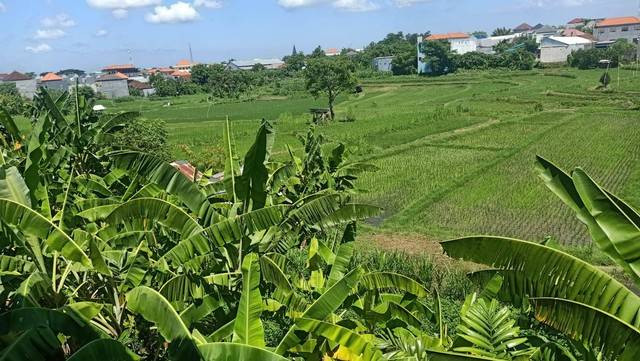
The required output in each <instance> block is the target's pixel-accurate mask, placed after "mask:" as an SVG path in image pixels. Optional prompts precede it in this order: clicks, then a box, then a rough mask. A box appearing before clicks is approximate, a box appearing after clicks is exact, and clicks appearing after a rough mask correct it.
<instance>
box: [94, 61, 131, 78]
mask: <svg viewBox="0 0 640 361" xmlns="http://www.w3.org/2000/svg"><path fill="white" fill-rule="evenodd" d="M102 72H103V73H105V74H115V73H121V74H124V75H126V76H127V77H135V76H140V69H138V68H136V67H135V65H133V64H124V65H109V66H105V67H104V68H102Z"/></svg>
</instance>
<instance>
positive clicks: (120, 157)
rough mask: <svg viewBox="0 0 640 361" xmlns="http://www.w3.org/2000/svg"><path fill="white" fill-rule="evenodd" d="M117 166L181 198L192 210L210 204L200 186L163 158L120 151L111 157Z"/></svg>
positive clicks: (197, 211) (197, 209)
mask: <svg viewBox="0 0 640 361" xmlns="http://www.w3.org/2000/svg"><path fill="white" fill-rule="evenodd" d="M111 159H112V160H113V163H114V165H115V166H116V167H117V168H121V169H126V170H128V171H129V172H130V173H131V174H135V175H138V176H140V177H143V178H145V179H146V180H147V181H149V182H151V183H155V184H157V185H159V186H160V187H162V188H163V189H164V190H165V191H166V192H167V193H169V194H172V195H175V196H177V197H179V198H180V200H181V201H182V202H184V204H185V205H186V206H187V207H188V208H189V209H190V210H191V211H192V212H196V213H199V212H200V210H201V208H202V207H203V205H206V204H208V201H207V197H206V195H205V194H204V193H202V192H201V191H200V189H199V188H198V186H197V185H196V184H195V183H193V182H192V181H191V180H189V179H187V177H185V176H184V175H183V174H182V173H180V172H179V171H178V170H176V169H175V168H173V167H172V166H171V165H169V164H168V163H167V162H165V161H164V160H162V159H159V158H156V157H154V156H152V155H148V154H143V153H139V152H119V153H115V154H114V155H113V157H112V158H111Z"/></svg>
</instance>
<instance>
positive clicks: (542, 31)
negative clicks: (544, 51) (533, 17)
mask: <svg viewBox="0 0 640 361" xmlns="http://www.w3.org/2000/svg"><path fill="white" fill-rule="evenodd" d="M557 34H558V29H556V28H554V27H552V26H549V25H543V26H541V27H539V28H537V29H535V30H533V36H535V38H536V43H538V44H540V43H541V42H542V39H544V38H548V37H550V36H555V35H557Z"/></svg>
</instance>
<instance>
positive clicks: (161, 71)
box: [147, 68, 175, 76]
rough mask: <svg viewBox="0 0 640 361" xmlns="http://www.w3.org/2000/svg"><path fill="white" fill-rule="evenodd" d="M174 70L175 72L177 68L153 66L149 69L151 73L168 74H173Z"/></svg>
mask: <svg viewBox="0 0 640 361" xmlns="http://www.w3.org/2000/svg"><path fill="white" fill-rule="evenodd" d="M174 72H175V69H171V68H151V69H149V70H148V71H147V73H148V74H149V75H153V74H163V75H166V76H171V74H173V73H174Z"/></svg>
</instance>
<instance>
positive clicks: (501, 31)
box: [491, 28, 511, 36]
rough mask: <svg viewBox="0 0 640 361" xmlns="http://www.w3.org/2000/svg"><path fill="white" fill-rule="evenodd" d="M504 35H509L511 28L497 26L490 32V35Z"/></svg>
mask: <svg viewBox="0 0 640 361" xmlns="http://www.w3.org/2000/svg"><path fill="white" fill-rule="evenodd" d="M504 35H511V29H507V28H497V29H495V30H494V31H493V32H492V33H491V36H504Z"/></svg>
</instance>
